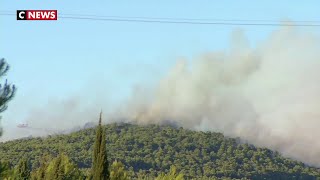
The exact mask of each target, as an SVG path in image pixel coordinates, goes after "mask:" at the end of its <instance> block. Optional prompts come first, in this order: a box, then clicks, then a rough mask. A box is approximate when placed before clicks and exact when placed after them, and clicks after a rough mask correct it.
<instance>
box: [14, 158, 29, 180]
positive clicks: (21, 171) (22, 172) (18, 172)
mask: <svg viewBox="0 0 320 180" xmlns="http://www.w3.org/2000/svg"><path fill="white" fill-rule="evenodd" d="M14 176H15V179H18V180H28V179H30V169H29V166H28V159H27V158H25V157H24V158H22V159H21V160H20V161H19V163H18V165H17V166H16V168H15V172H14Z"/></svg>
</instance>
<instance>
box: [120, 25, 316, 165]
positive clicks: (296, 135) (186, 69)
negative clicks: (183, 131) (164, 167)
mask: <svg viewBox="0 0 320 180" xmlns="http://www.w3.org/2000/svg"><path fill="white" fill-rule="evenodd" d="M232 40H233V41H232V45H231V48H230V50H229V51H227V52H209V53H205V54H203V55H201V56H199V57H198V58H196V59H194V60H192V62H191V63H188V62H189V61H187V60H180V61H178V62H177V64H176V65H175V67H173V68H172V70H171V71H170V72H169V73H168V75H167V76H166V77H165V78H163V79H162V80H161V82H160V83H159V85H158V87H156V90H155V91H154V92H152V93H153V96H151V97H150V98H146V97H145V94H146V92H143V91H142V92H141V94H135V98H133V99H132V102H130V103H129V104H130V106H129V107H128V109H125V110H123V111H122V112H123V113H124V114H122V115H123V116H128V117H132V118H134V119H135V120H136V121H137V122H138V123H160V124H161V123H165V122H171V123H174V124H178V125H180V126H183V127H185V128H190V129H196V130H209V131H218V132H223V133H224V134H225V135H227V136H231V137H240V138H242V139H244V140H246V141H248V142H249V143H253V144H255V145H258V146H261V147H268V148H271V149H273V150H278V151H280V152H281V153H283V154H284V155H285V156H288V157H292V158H295V159H297V160H301V161H304V162H306V163H309V164H312V165H316V166H320V159H319V153H320V142H319V141H318V139H319V138H320V131H319V128H320V46H319V43H320V41H319V39H318V37H316V36H315V35H312V34H305V33H301V32H299V31H297V30H294V29H281V30H279V31H276V32H274V33H273V34H272V35H271V37H269V38H268V40H267V41H266V42H263V43H261V44H259V45H257V47H255V48H250V47H249V46H248V43H247V42H246V38H245V37H244V35H243V33H242V32H241V31H236V32H235V33H234V34H233V37H232ZM137 97H144V98H142V99H141V98H137ZM132 105H134V106H132Z"/></svg>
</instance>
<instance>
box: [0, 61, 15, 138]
mask: <svg viewBox="0 0 320 180" xmlns="http://www.w3.org/2000/svg"><path fill="white" fill-rule="evenodd" d="M9 69H10V66H9V65H8V64H7V62H6V61H5V59H3V58H2V59H0V78H1V77H3V76H5V75H6V74H7V72H8V71H9ZM15 92H16V88H15V86H14V85H10V84H8V81H7V80H6V81H5V83H4V84H3V85H2V84H0V113H2V112H3V111H5V110H6V109H7V108H8V102H9V101H10V100H11V99H12V98H13V97H14V95H15ZM0 118H1V117H0ZM1 135H2V128H1V127H0V136H1Z"/></svg>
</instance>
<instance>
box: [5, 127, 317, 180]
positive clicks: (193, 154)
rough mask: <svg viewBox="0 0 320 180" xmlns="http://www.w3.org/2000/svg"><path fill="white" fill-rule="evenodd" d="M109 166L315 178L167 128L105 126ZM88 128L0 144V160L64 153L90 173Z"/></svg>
mask: <svg viewBox="0 0 320 180" xmlns="http://www.w3.org/2000/svg"><path fill="white" fill-rule="evenodd" d="M105 128H106V129H107V150H108V158H109V162H112V161H114V160H118V161H121V162H123V163H124V164H125V167H126V170H127V171H128V172H129V175H130V176H131V178H136V177H140V178H141V177H145V176H146V175H147V176H148V177H155V176H156V175H157V174H158V173H159V172H167V171H168V170H169V169H170V166H171V165H175V167H176V168H177V171H179V172H181V173H183V174H184V177H185V178H187V179H190V178H199V179H204V178H205V177H211V178H214V177H218V178H223V177H230V178H237V179H238V178H239V179H240V178H248V179H316V178H320V173H319V170H318V169H316V168H312V167H308V166H306V165H305V164H303V163H301V162H297V161H294V160H291V159H288V158H284V157H282V156H281V155H280V154H279V153H277V152H273V151H271V150H269V149H265V148H256V147H254V146H252V145H248V144H239V143H238V142H237V141H236V140H235V139H231V138H225V137H224V136H223V135H222V134H221V133H213V132H196V131H191V130H185V129H182V128H173V127H170V126H158V125H149V126H139V125H131V124H110V125H106V126H105ZM94 139H95V130H94V129H85V130H81V131H78V132H74V133H71V134H68V135H56V136H51V137H47V138H31V139H21V140H15V141H9V142H5V143H0V157H1V160H9V161H10V162H11V163H12V164H13V165H15V164H16V163H17V162H18V160H19V159H21V158H22V157H23V156H25V155H27V157H29V158H30V160H31V163H32V165H33V166H34V167H36V166H37V164H38V159H39V158H40V157H41V156H42V155H43V154H45V153H50V154H54V155H56V154H57V153H58V152H59V151H64V152H65V153H66V154H67V155H68V156H69V157H70V158H71V159H72V160H73V161H74V162H75V163H76V164H78V166H79V167H80V168H90V167H91V158H92V148H93V142H94Z"/></svg>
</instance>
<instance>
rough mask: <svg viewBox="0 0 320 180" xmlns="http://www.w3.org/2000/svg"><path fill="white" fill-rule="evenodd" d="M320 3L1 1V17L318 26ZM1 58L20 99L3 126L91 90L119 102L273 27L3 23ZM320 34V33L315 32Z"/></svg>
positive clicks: (69, 21)
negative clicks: (176, 69) (51, 12)
mask: <svg viewBox="0 0 320 180" xmlns="http://www.w3.org/2000/svg"><path fill="white" fill-rule="evenodd" d="M319 7H320V2H319V1H316V0H314V1H292V0H291V1H290V0H285V1H284V0H283V1H276V0H273V1H271V0H268V1H267V0H265V1H252V0H246V1H231V0H229V1H213V0H205V1H199V0H198V1H185V0H184V1H182V0H179V1H172V0H163V1H147V0H145V1H138V0H136V1H107V0H93V1H74V0H52V1H45V0H24V1H22V0H1V6H0V10H1V11H10V12H12V13H15V11H16V10H17V9H56V10H58V12H59V13H62V14H72V13H73V14H94V15H107V16H145V17H164V18H194V19H198V18H200V19H251V20H257V19H262V20H283V19H290V20H298V21H299V20H311V21H312V20H320V13H319ZM0 24H1V28H0V34H1V43H0V52H1V54H0V57H4V58H6V59H7V61H8V63H9V64H10V65H11V67H12V69H11V71H10V72H9V74H8V79H9V81H10V82H13V83H15V84H16V85H17V87H18V93H17V96H16V98H15V99H14V101H13V102H12V103H10V104H9V109H8V111H7V112H6V113H5V114H4V117H3V123H4V124H6V123H7V122H9V121H11V122H21V121H23V118H24V117H25V116H27V114H28V113H29V111H30V110H31V108H33V107H41V106H42V105H44V104H46V103H47V102H48V100H49V99H55V98H58V99H63V98H66V97H69V96H72V95H80V96H81V95H85V96H86V97H87V94H88V89H90V88H86V86H91V87H92V88H93V89H97V91H99V92H106V94H108V96H110V97H112V98H113V100H114V101H117V100H119V99H122V98H123V97H126V96H128V94H129V93H130V91H131V88H132V87H133V86H134V85H136V84H146V83H151V82H154V80H156V79H159V78H160V77H161V76H162V75H163V74H165V72H166V71H167V70H168V69H169V68H170V67H171V66H172V65H173V64H174V63H175V61H176V59H177V57H180V56H186V57H193V56H196V55H199V54H200V53H202V52H206V51H211V50H219V49H225V48H227V47H228V44H229V38H230V33H231V32H232V30H234V29H235V28H242V29H243V30H244V31H245V33H246V35H247V36H248V38H249V41H250V43H251V45H254V44H255V43H256V42H259V41H260V40H263V39H264V38H266V36H267V35H269V34H270V33H271V32H272V31H273V30H274V29H275V27H266V26H258V27H256V26H253V27H251V26H250V27H249V26H242V27H241V26H219V25H181V24H153V23H150V24H146V23H129V22H107V21H87V20H72V19H58V21H41V22H40V21H32V22H29V21H16V20H15V16H0ZM317 30H319V29H317Z"/></svg>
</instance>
